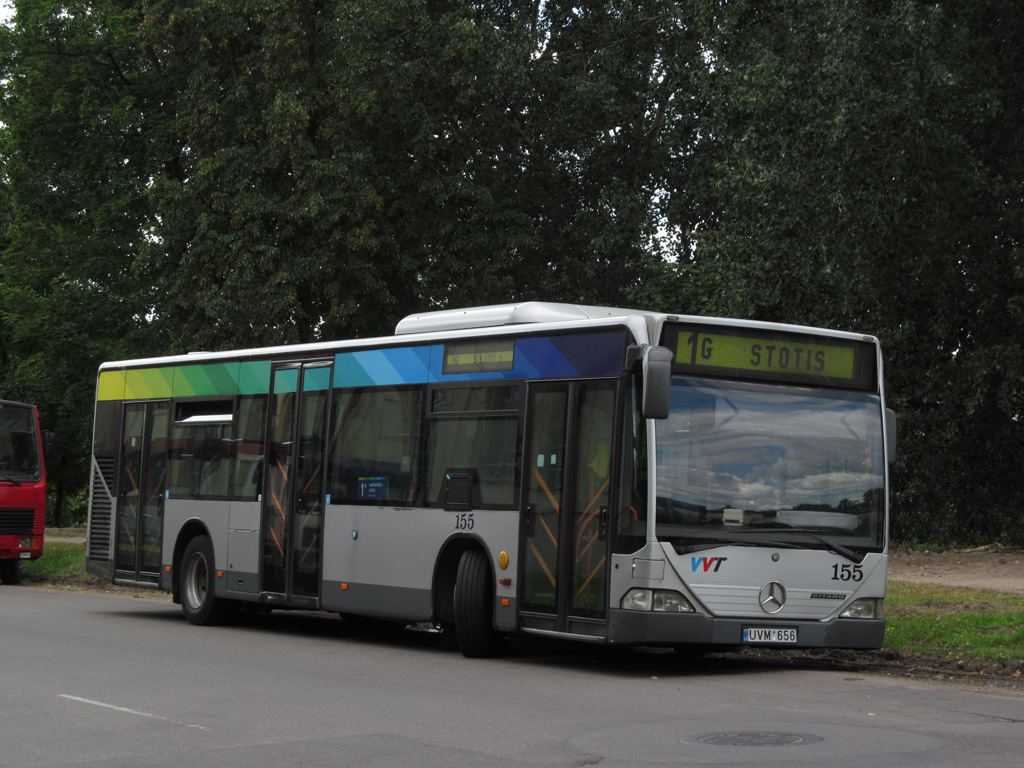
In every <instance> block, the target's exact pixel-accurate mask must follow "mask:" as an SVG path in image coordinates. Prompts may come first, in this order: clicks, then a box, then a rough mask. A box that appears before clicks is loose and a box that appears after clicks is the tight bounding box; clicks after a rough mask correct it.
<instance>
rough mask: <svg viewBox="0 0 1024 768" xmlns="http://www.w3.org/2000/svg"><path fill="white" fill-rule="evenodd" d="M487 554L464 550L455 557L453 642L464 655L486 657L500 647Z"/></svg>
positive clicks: (496, 652)
mask: <svg viewBox="0 0 1024 768" xmlns="http://www.w3.org/2000/svg"><path fill="white" fill-rule="evenodd" d="M492 582H493V579H492V577H491V567H490V564H489V563H488V562H487V556H486V555H485V554H484V553H483V552H481V551H480V550H479V549H468V550H466V551H465V552H463V553H462V557H461V558H460V559H459V570H458V574H457V575H456V577H455V641H456V643H457V644H458V646H459V650H460V651H461V652H462V655H463V656H465V657H467V658H470V659H472V658H486V657H489V656H495V655H497V654H498V653H499V652H500V650H501V637H500V636H499V635H498V633H497V632H495V631H494V622H493V619H492V616H493V612H494V607H493V604H494V585H493V583H492Z"/></svg>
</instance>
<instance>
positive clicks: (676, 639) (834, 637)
mask: <svg viewBox="0 0 1024 768" xmlns="http://www.w3.org/2000/svg"><path fill="white" fill-rule="evenodd" d="M609 619H610V621H609V625H608V641H609V642H611V643H621V644H624V645H658V644H666V645H680V644H684V643H698V644H701V645H743V644H744V643H743V629H744V627H779V628H787V629H788V628H795V629H796V630H797V637H798V639H799V642H796V643H792V644H789V643H787V644H785V645H780V646H777V647H786V648H881V647H882V639H883V637H884V636H885V621H884V620H882V619H836V620H834V621H830V622H828V623H827V624H826V623H823V622H820V621H779V620H777V619H776V620H768V619H766V620H760V619H756V618H754V619H713V618H710V617H708V616H704V615H702V614H699V613H698V614H694V613H656V612H653V611H650V612H646V611H623V610H621V609H615V610H612V611H611V612H610V614H609Z"/></svg>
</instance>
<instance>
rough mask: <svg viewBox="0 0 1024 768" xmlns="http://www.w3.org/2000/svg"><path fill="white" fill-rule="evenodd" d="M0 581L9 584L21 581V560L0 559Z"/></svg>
mask: <svg viewBox="0 0 1024 768" xmlns="http://www.w3.org/2000/svg"><path fill="white" fill-rule="evenodd" d="M0 582H2V583H4V584H10V585H14V584H18V583H20V582H21V560H0Z"/></svg>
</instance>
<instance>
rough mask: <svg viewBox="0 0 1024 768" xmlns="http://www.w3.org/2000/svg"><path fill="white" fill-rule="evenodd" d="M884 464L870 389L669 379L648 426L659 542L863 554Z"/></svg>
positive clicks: (878, 519)
mask: <svg viewBox="0 0 1024 768" xmlns="http://www.w3.org/2000/svg"><path fill="white" fill-rule="evenodd" d="M883 460H884V459H883V452H882V408H881V402H880V399H879V397H878V396H877V395H870V394H864V393H852V392H843V391H838V390H822V389H810V388H797V387H792V386H776V385H764V384H737V383H731V382H721V381H716V382H711V381H707V380H699V379H686V378H681V377H675V378H673V380H672V399H671V413H670V415H669V417H668V418H667V419H664V420H661V421H659V422H657V495H658V499H657V523H656V535H657V538H658V539H659V540H660V541H664V542H669V543H671V544H672V545H673V546H675V548H676V550H677V551H679V552H684V551H692V550H696V549H702V548H707V547H712V546H718V545H722V544H733V545H736V544H738V545H747V546H783V547H807V548H826V549H830V550H832V551H833V552H837V553H839V554H845V555H846V556H847V557H849V556H851V555H856V556H858V557H859V558H862V557H863V555H864V553H866V552H878V551H881V550H882V547H883V544H884V541H883V539H884V530H885V525H884V522H885V521H884V519H883V515H884V510H885V494H884V487H885V486H884V477H883Z"/></svg>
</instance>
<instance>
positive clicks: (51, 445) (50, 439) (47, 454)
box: [43, 429, 57, 459]
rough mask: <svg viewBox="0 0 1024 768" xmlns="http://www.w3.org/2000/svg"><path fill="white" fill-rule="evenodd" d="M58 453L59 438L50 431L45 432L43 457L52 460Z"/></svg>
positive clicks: (45, 430)
mask: <svg viewBox="0 0 1024 768" xmlns="http://www.w3.org/2000/svg"><path fill="white" fill-rule="evenodd" d="M56 451H57V436H56V435H55V434H53V432H51V431H50V430H48V429H44V430H43V457H44V458H47V459H49V458H51V457H52V456H53V454H54V453H56Z"/></svg>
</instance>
